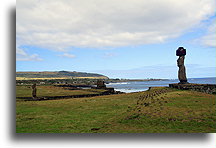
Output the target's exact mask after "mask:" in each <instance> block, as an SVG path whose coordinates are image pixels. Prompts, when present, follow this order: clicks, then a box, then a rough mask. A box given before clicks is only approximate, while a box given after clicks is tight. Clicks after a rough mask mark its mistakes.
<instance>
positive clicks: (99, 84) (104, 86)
mask: <svg viewBox="0 0 216 148" xmlns="http://www.w3.org/2000/svg"><path fill="white" fill-rule="evenodd" d="M96 88H98V89H106V85H105V83H104V81H103V80H98V81H97V87H96Z"/></svg>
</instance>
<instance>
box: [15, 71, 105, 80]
mask: <svg viewBox="0 0 216 148" xmlns="http://www.w3.org/2000/svg"><path fill="white" fill-rule="evenodd" d="M16 77H26V78H52V77H105V79H108V77H107V76H104V75H101V74H96V73H86V72H76V71H73V72H70V71H43V72H16Z"/></svg>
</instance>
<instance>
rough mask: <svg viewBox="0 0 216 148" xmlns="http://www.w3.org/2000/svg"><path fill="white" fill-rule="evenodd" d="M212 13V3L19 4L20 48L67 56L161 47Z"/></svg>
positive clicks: (104, 0)
mask: <svg viewBox="0 0 216 148" xmlns="http://www.w3.org/2000/svg"><path fill="white" fill-rule="evenodd" d="M214 11H215V1H214V0H199V1H198V0H172V1H171V0H160V1H158V0H150V1H147V0H133V1H132V0H88V1H86V0H79V1H77V0H19V1H18V3H17V11H16V12H17V23H16V26H17V43H18V44H19V45H34V46H39V47H43V48H47V49H51V50H57V51H64V52H65V51H67V50H69V49H70V47H91V48H104V47H118V46H132V45H141V44H152V43H161V42H164V41H166V40H168V39H170V38H175V37H178V36H180V35H181V34H183V33H184V32H186V31H188V30H190V29H191V28H193V27H194V26H196V25H199V23H200V22H201V21H203V20H205V19H207V18H208V17H209V16H211V15H212V14H213V13H214Z"/></svg>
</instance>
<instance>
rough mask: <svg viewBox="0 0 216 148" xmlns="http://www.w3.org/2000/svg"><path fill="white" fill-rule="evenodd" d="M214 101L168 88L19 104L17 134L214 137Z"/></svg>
mask: <svg viewBox="0 0 216 148" xmlns="http://www.w3.org/2000/svg"><path fill="white" fill-rule="evenodd" d="M20 93H21V92H20V91H19V90H18V91H17V95H24V94H20ZM22 93H24V92H23V91H22ZM55 93H56V94H58V93H60V92H55ZM26 95H27V93H26ZM215 100H216V98H215V95H210V94H205V93H200V92H194V91H181V90H175V89H169V88H156V89H151V90H150V91H146V92H138V93H129V94H118V95H106V96H97V97H89V98H72V99H63V100H47V101H23V100H17V101H16V132H17V133H212V132H216V126H215V125H216V114H215V113H216V108H215Z"/></svg>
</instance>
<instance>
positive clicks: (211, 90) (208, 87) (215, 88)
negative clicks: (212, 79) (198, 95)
mask: <svg viewBox="0 0 216 148" xmlns="http://www.w3.org/2000/svg"><path fill="white" fill-rule="evenodd" d="M169 87H171V88H176V89H181V90H194V91H199V92H204V93H208V94H215V93H216V84H194V83H188V84H178V83H173V84H169Z"/></svg>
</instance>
